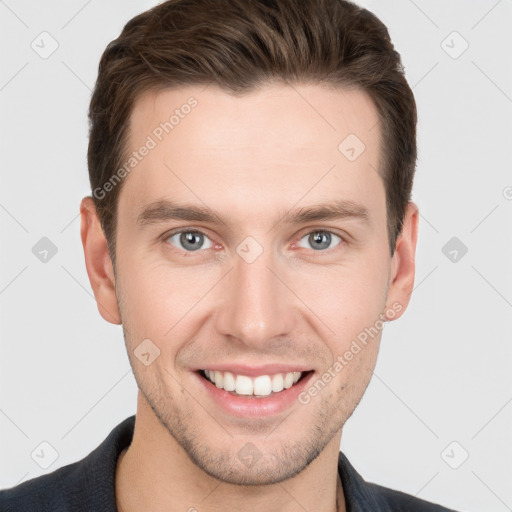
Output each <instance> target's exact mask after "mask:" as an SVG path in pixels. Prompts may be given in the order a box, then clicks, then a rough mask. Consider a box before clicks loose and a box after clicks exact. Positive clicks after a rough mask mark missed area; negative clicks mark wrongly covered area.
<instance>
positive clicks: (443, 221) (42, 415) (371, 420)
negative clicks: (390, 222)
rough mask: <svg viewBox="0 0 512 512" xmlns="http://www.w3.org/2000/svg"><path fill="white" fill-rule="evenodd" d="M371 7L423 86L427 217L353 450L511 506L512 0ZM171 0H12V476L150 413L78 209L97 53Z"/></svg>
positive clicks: (397, 470) (8, 194)
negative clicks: (100, 307) (108, 318)
mask: <svg viewBox="0 0 512 512" xmlns="http://www.w3.org/2000/svg"><path fill="white" fill-rule="evenodd" d="M359 3H360V4H361V5H363V6H365V7H367V8H369V9H370V10H372V11H373V12H375V13H376V14H377V15H378V16H379V17H380V18H381V19H382V21H383V22H384V23H385V24H386V25H387V26H388V27H389V31H390V34H391V37H392V39H393V41H394V43H395V45H396V47H397V49H398V51H399V52H400V53H401V55H402V59H403V63H404V66H405V70H406V75H407V77H408V80H409V83H410V84H411V86H412V87H413V91H414V93H415V96H416V101H417V104H418V109H419V125H418V130H419V132H418V144H419V160H418V170H417V176H416V181H415V190H414V196H413V199H414V200H415V201H416V203H417V204H418V206H419V207H420V213H421V222H420V234H419V242H418V244H419V245H418V250H417V277H416V285H415V291H414V293H413V296H412V300H411V303H410V305H409V308H408V311H407V312H406V314H405V316H404V317H403V318H402V319H400V320H398V321H397V322H392V323H390V324H387V325H386V328H385V332H384V334H383V340H382V345H381V352H380V357H379V360H378V363H377V367H376V369H375V376H374V378H373V380H372V382H371V384H370V386H369V388H368V390H367V393H366V395H365V396H364V398H363V400H362V402H361V404H360V406H359V407H358V409H357V410H356V412H355V413H354V415H353V416H352V418H351V419H350V420H349V422H348V423H347V425H346V427H345V429H344V433H343V437H342V443H341V448H342V450H343V451H344V452H345V453H346V454H347V455H348V457H349V458H350V460H351V462H352V463H353V464H354V466H355V467H356V469H357V470H358V471H359V472H361V473H362V474H363V476H364V477H365V478H366V479H367V480H370V481H374V482H377V483H380V484H382V485H385V486H390V487H393V488H395V489H400V490H403V491H405V492H408V493H410V494H414V495H417V496H419V497H421V498H423V499H427V500H431V501H436V502H441V503H443V504H444V505H446V506H449V507H453V508H455V509H458V510H465V511H471V512H472V511H475V512H476V511H486V512H490V511H496V512H501V511H506V510H512V508H511V507H512V486H511V485H510V483H511V481H512V463H511V461H512V434H511V433H512V372H511V361H512V348H511V343H510V342H511V334H510V333H511V327H510V326H511V320H512V166H511V160H512V157H511V153H510V148H511V145H512V72H511V64H510V63H511V58H510V53H511V51H512V0H500V1H496V0H485V1H484V0H479V1H472V2H468V1H462V0H458V1H454V0H451V1H446V0H435V1H432V0H431V1H426V0H423V1H420V0H416V1H412V0H398V1H397V0H394V1H392V0H385V1H383V0H366V1H361V2H359ZM155 4H156V2H150V1H143V0H130V1H126V0H124V1H121V0H111V1H109V2H100V1H98V0H89V1H84V0H73V1H67V2H57V1H46V2H36V1H28V0H27V1H24V2H19V1H14V0H6V1H1V0H0V39H1V47H2V58H1V61H2V64H1V75H0V105H1V113H2V115H1V117H0V126H1V132H0V141H1V142H0V143H1V144H2V146H1V153H0V154H1V176H2V187H1V188H0V226H1V232H2V243H1V244H0V247H1V265H0V315H1V352H0V365H1V366H0V370H1V375H0V386H1V388H0V389H1V394H0V433H1V439H0V461H1V463H0V466H1V467H0V488H3V487H10V486H12V485H15V484H17V483H19V482H22V481H25V480H28V479H30V478H33V477H36V476H38V475H40V474H43V473H46V472H50V471H53V470H54V469H56V468H58V467H61V466H63V465H65V464H68V463H71V462H74V461H76V460H78V459H80V458H82V457H84V456H85V455H87V454H88V453H89V452H90V451H91V450H92V449H94V448H95V447H96V446H97V445H98V444H99V443H100V442H101V441H102V440H103V439H104V438H105V437H106V436H107V434H108V433H109V432H110V430H111V429H112V428H113V427H114V426H115V425H117V424H118V423H119V422H120V421H121V420H123V419H124V418H126V417H127V416H129V415H132V414H134V413H135V410H136V392H137V387H136V384H135V380H134V378H133V374H132V372H131V369H130V366H129V362H128V357H127V355H126V352H125V347H124V342H123V338H122V330H121V327H120V326H113V325H111V324H108V323H106V322H105V321H104V320H103V319H102V318H101V317H100V315H99V313H98V311H97V309H96V303H95V301H94V298H93V295H92V290H91V287H90V285H89V281H88V277H87V273H86V269H85V264H84V258H83V252H82V246H81V242H80V236H79V229H80V222H79V216H78V215H79V213H78V212H79V202H80V199H81V198H82V197H83V196H85V195H88V194H90V190H89V184H88V175H87V167H86V149H87V129H88V127H87V116H86V114H87V108H88V103H89V98H90V94H91V88H92V87H93V85H94V82H95V79H96V73H97V66H98V62H99V58H100V56H101V53H102V52H103V50H104V48H105V46H106V45H107V43H108V42H109V41H111V40H112V39H114V38H115V37H117V35H118V34H119V32H120V31H121V29H122V27H123V25H124V24H125V22H126V21H127V20H128V19H130V18H131V17H132V16H134V15H135V14H137V13H139V12H141V11H143V10H145V9H147V8H149V7H151V6H153V5H155ZM43 31H46V32H48V33H49V34H50V35H51V36H47V35H40V34H41V32H43ZM454 31H455V32H457V34H454V33H453V32H454ZM52 39H54V40H55V41H56V42H57V43H58V48H57V49H56V51H55V52H54V53H53V54H52V55H50V56H49V57H48V58H42V57H41V56H40V53H41V52H43V51H49V49H51V45H52V44H54V43H52ZM31 44H33V45H34V46H35V47H36V48H37V49H38V51H39V52H40V53H37V52H36V51H35V50H34V49H33V48H32V47H31ZM466 44H468V45H469V46H468V48H467V49H466V50H465V51H464V52H463V53H461V51H462V50H463V49H464V47H465V45H466ZM459 54H460V55H459ZM42 237H47V238H49V239H50V240H51V241H52V242H53V244H55V246H56V247H57V253H56V254H55V255H54V256H53V257H51V258H48V259H49V260H48V261H47V262H46V263H43V262H41V261H40V260H39V259H38V258H37V257H36V256H35V255H34V254H33V252H32V248H33V247H34V245H35V244H36V243H37V242H38V241H39V240H40V239H41V238H42ZM452 237H457V239H458V240H459V241H456V242H455V243H456V244H459V245H460V243H463V244H464V245H465V246H466V247H467V249H468V252H467V254H465V255H463V256H461V255H462V252H461V251H460V248H459V249H457V248H456V246H454V247H455V250H457V251H458V252H457V261H455V262H454V261H451V260H450V258H452V259H453V258H454V257H455V253H453V252H452V253H451V254H449V252H450V251H453V250H454V247H451V246H449V247H448V249H446V250H445V252H446V253H448V256H445V254H444V253H443V251H442V249H443V247H444V246H445V244H446V243H447V242H448V241H449V240H450V239H451V238H452ZM454 441H455V444H451V443H453V442H454ZM42 442H46V443H49V444H50V445H51V447H53V448H50V447H49V446H48V445H46V444H44V445H41V443H42ZM53 449H54V450H56V452H57V454H58V456H57V458H56V459H55V460H54V461H53V462H52V464H51V465H50V466H49V467H48V468H46V469H44V468H42V467H40V465H39V464H44V463H46V464H48V463H49V462H51V461H52V454H53V451H52V450H53ZM466 452H467V454H468V455H469V457H468V458H467V460H465V461H464V462H463V463H462V464H461V462H462V461H463V459H464V457H465V455H466ZM38 453H39V454H41V453H44V454H45V456H44V457H42V458H39V459H38V457H37V456H36V455H35V454H38ZM38 462H39V464H38ZM459 464H460V466H459V467H458V468H457V469H453V468H452V467H450V465H451V466H458V465H459Z"/></svg>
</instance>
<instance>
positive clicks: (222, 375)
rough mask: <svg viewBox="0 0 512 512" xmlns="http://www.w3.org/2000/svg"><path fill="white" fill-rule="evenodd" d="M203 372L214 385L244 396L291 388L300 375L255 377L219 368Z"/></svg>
mask: <svg viewBox="0 0 512 512" xmlns="http://www.w3.org/2000/svg"><path fill="white" fill-rule="evenodd" d="M204 373H205V375H206V377H207V378H208V379H209V380H210V381H211V382H212V383H213V384H215V386H216V387H218V388H221V389H224V390H225V391H234V392H235V393H236V394H238V395H245V396H250V395H255V396H268V395H270V394H271V393H272V392H274V393H279V392H280V391H283V389H289V388H291V387H292V386H293V385H294V384H295V383H297V381H298V380H299V379H300V378H301V376H302V372H288V373H276V374H275V375H272V376H270V375H260V376H258V377H255V378H251V377H247V376H246V375H235V374H233V373H231V372H223V371H219V370H204Z"/></svg>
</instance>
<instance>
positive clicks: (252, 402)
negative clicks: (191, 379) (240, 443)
mask: <svg viewBox="0 0 512 512" xmlns="http://www.w3.org/2000/svg"><path fill="white" fill-rule="evenodd" d="M195 374H196V377H197V378H198V379H199V381H200V382H201V385H202V386H203V387H204V389H205V390H206V392H207V393H208V394H209V396H211V397H212V399H213V400H214V401H215V403H216V404H218V405H219V407H220V408H221V409H223V410H224V411H225V412H227V413H229V414H231V415H234V416H240V417H253V418H255V417H256V418H258V417H264V416H271V415H274V414H279V413H281V412H283V411H285V410H286V409H287V408H288V407H290V406H291V405H292V404H293V403H294V402H296V401H298V400H297V397H298V395H299V394H300V393H301V392H302V391H304V388H305V387H306V386H307V384H308V382H309V381H310V379H311V378H312V376H313V374H314V372H313V371H311V372H309V373H308V374H307V375H305V376H304V377H302V378H301V379H300V380H299V381H298V382H297V383H296V384H294V385H293V386H292V387H291V388H288V389H283V391H280V392H279V393H272V394H270V395H268V396H263V397H255V396H252V397H248V396H242V395H240V396H239V395H232V394H231V393H230V392H228V391H226V390H224V389H221V388H218V387H217V386H216V385H215V384H213V383H212V382H211V381H209V380H208V379H206V378H205V377H203V376H202V375H200V374H199V372H195Z"/></svg>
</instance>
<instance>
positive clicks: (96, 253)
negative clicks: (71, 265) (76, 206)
mask: <svg viewBox="0 0 512 512" xmlns="http://www.w3.org/2000/svg"><path fill="white" fill-rule="evenodd" d="M80 236H81V238H82V245H83V247H84V256H85V266H86V267H87V274H88V276H89V281H90V283H91V286H92V289H93V292H94V297H95V298H96V303H97V305H98V311H99V312H100V315H101V316H102V317H103V318H104V319H105V320H106V321H107V322H110V323H111V324H121V323H122V322H121V314H120V312H119V307H118V304H117V296H116V288H115V276H114V269H113V266H112V261H111V259H110V254H109V252H108V245H107V239H106V238H105V235H104V233H103V230H102V228H101V224H100V220H99V217H98V214H97V211H96V207H95V206H94V201H93V199H92V197H90V196H87V197H84V198H83V199H82V202H81V203H80Z"/></svg>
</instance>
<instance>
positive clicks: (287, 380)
mask: <svg viewBox="0 0 512 512" xmlns="http://www.w3.org/2000/svg"><path fill="white" fill-rule="evenodd" d="M283 386H284V389H288V388H291V387H292V386H293V373H287V374H286V377H285V378H284V383H283Z"/></svg>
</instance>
